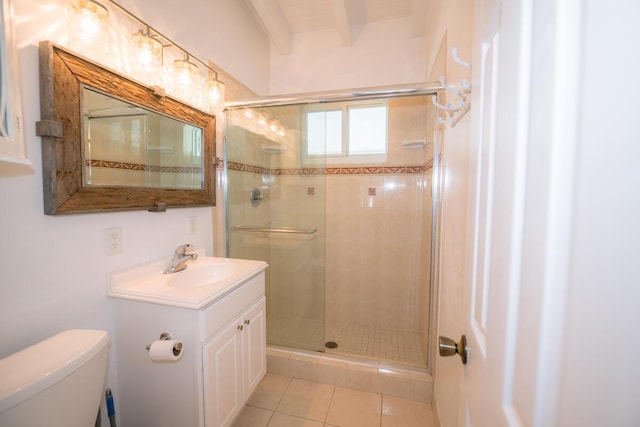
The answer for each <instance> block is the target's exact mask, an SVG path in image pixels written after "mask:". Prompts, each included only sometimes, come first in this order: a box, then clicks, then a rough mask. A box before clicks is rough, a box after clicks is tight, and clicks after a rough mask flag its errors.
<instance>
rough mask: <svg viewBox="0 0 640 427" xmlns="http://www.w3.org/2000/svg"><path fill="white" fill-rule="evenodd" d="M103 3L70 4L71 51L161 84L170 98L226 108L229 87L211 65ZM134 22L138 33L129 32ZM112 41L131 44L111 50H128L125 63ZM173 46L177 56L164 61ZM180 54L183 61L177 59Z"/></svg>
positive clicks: (71, 0) (107, 0)
mask: <svg viewBox="0 0 640 427" xmlns="http://www.w3.org/2000/svg"><path fill="white" fill-rule="evenodd" d="M101 1H103V2H104V4H106V6H104V5H103V4H101V3H98V2H97V1H96V0H69V5H70V7H69V10H70V14H69V16H70V24H69V45H68V47H69V48H71V50H73V51H76V52H77V53H80V54H82V55H84V56H86V57H87V58H90V59H92V60H94V61H97V62H99V63H103V64H104V65H107V66H109V67H111V68H113V69H115V70H116V71H119V72H121V73H123V74H125V75H130V77H134V78H137V79H138V80H140V81H143V82H146V84H148V85H149V86H158V87H159V88H161V89H163V90H166V92H167V93H168V94H169V95H173V96H175V97H176V98H179V99H181V100H182V101H184V102H186V103H188V104H191V105H193V106H195V107H196V108H200V109H201V110H204V111H207V110H208V111H209V112H215V111H220V109H221V108H223V107H224V97H225V86H224V84H223V83H222V82H221V81H220V80H218V73H217V72H216V71H215V70H214V69H213V68H212V67H211V66H209V65H208V64H205V63H204V62H203V61H201V60H199V59H197V58H196V57H194V56H193V55H191V54H189V53H188V52H187V51H186V50H184V49H183V48H181V47H180V46H178V45H177V44H175V43H174V42H172V41H171V40H170V39H169V38H167V37H166V36H164V35H163V34H161V33H160V32H158V31H157V30H156V29H154V28H152V27H151V26H149V25H148V24H147V23H145V22H144V21H142V20H141V19H139V18H138V17H136V16H135V15H133V14H132V13H131V12H129V11H128V10H127V9H125V8H123V7H122V6H120V5H119V4H118V3H116V2H115V1H113V0H101ZM123 18H124V19H125V21H123V20H122V19H123ZM109 20H112V21H113V22H109ZM131 22H134V23H135V24H136V25H137V26H138V27H139V28H140V29H139V30H138V32H136V33H133V34H131V33H130V31H131ZM133 28H135V27H133ZM125 29H126V30H125ZM123 30H124V31H125V32H126V33H128V34H131V35H130V37H129V38H128V39H126V40H125V38H123V37H118V36H117V33H122V32H123ZM110 33H111V35H110ZM114 35H115V37H114ZM108 41H110V42H111V43H122V42H124V43H125V44H127V46H118V45H114V46H112V47H113V49H112V51H113V52H128V53H127V54H126V55H125V56H123V58H125V59H124V61H121V60H119V59H120V58H115V56H117V55H114V56H113V57H109V56H108V55H107V53H108V52H109V50H111V49H109V46H108V45H107V44H108ZM169 48H170V49H176V50H177V51H178V55H171V54H168V56H167V58H165V55H167V51H168V50H169ZM180 55H181V56H182V57H183V59H176V60H174V59H175V58H176V56H177V57H178V58H179V57H180ZM114 58H115V59H114ZM131 74H133V75H131Z"/></svg>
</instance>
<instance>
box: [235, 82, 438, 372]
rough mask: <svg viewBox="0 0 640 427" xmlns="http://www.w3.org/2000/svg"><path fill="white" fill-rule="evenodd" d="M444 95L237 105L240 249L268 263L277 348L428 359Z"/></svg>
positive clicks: (270, 322) (271, 339) (413, 361)
mask: <svg viewBox="0 0 640 427" xmlns="http://www.w3.org/2000/svg"><path fill="white" fill-rule="evenodd" d="M431 95H432V93H430V94H419V95H411V96H408V95H407V96H396V97H390V96H388V95H387V96H385V97H383V98H378V99H376V98H375V97H374V96H371V97H367V99H363V97H362V96H361V97H343V98H341V99H339V100H331V99H327V98H326V97H325V98H324V99H323V100H322V102H301V103H291V104H289V105H268V104H262V105H260V104H253V105H252V106H250V107H239V108H232V109H229V110H227V111H226V128H225V162H224V164H225V170H226V176H227V187H226V193H225V195H226V207H227V210H228V211H227V215H226V217H227V253H228V256H230V257H234V258H248V259H260V260H264V261H266V262H268V263H269V268H268V270H267V276H266V284H267V288H266V293H267V342H268V344H269V345H272V346H279V347H288V348H294V349H303V350H311V351H318V352H327V353H332V354H338V355H348V356H349V357H357V358H365V359H373V360H378V361H380V360H381V361H385V362H392V363H396V364H401V365H406V366H413V367H421V368H424V367H426V366H427V360H428V354H427V349H428V341H429V327H430V301H431V286H430V283H431V252H432V249H431V234H432V221H431V219H432V177H433V176H435V175H434V174H433V152H434V150H433V143H432V142H433V136H434V121H435V117H434V111H433V107H432V103H431ZM358 120H359V122H358ZM359 123H360V124H359Z"/></svg>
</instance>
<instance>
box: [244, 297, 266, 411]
mask: <svg viewBox="0 0 640 427" xmlns="http://www.w3.org/2000/svg"><path fill="white" fill-rule="evenodd" d="M242 321H243V325H244V331H243V334H242V339H243V344H244V353H245V355H244V356H245V357H244V363H245V366H244V378H245V382H244V386H245V389H244V395H245V398H246V399H248V398H249V396H250V395H251V393H253V391H254V390H255V389H256V387H257V386H258V383H259V382H260V381H261V380H262V378H263V377H264V374H265V373H266V372H267V355H266V351H267V324H266V308H265V298H264V297H262V298H260V300H258V301H257V302H256V303H255V304H254V305H252V306H251V307H249V308H248V309H247V310H246V311H245V312H244V313H243V314H242Z"/></svg>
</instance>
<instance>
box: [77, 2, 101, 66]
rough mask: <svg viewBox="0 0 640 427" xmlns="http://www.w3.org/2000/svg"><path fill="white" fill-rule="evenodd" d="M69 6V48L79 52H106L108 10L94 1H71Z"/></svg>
mask: <svg viewBox="0 0 640 427" xmlns="http://www.w3.org/2000/svg"><path fill="white" fill-rule="evenodd" d="M70 5H71V8H70V22H69V43H70V44H71V46H72V47H73V48H74V49H77V50H80V51H83V50H86V49H92V50H96V49H100V50H102V51H104V52H106V51H107V35H108V31H107V22H108V19H109V10H107V8H106V7H104V6H103V5H102V4H100V3H98V2H97V1H95V0H72V1H71V3H70ZM81 53H84V52H81Z"/></svg>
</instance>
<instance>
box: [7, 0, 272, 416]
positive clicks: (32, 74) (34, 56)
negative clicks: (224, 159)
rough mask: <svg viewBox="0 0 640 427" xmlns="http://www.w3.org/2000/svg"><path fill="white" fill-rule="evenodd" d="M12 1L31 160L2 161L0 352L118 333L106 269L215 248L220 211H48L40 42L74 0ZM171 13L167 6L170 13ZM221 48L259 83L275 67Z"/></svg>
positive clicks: (111, 379)
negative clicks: (188, 248) (180, 248)
mask: <svg viewBox="0 0 640 427" xmlns="http://www.w3.org/2000/svg"><path fill="white" fill-rule="evenodd" d="M13 3H14V8H15V22H16V32H17V34H16V36H17V43H18V54H19V61H20V68H21V73H20V79H21V90H22V95H23V110H24V123H25V133H26V140H27V150H28V155H29V158H30V160H31V163H32V166H31V167H30V168H28V167H17V166H11V165H8V164H0V197H1V202H0V236H1V237H0V247H1V251H0V358H1V357H4V356H7V355H9V354H11V353H13V352H15V351H18V350H20V349H22V348H24V347H26V346H29V345H31V344H33V343H35V342H37V341H40V340H42V339H44V338H46V337H48V336H51V335H53V334H55V333H57V332H59V331H62V330H64V329H69V328H98V329H104V330H107V331H108V332H109V333H110V334H113V319H112V318H111V311H110V309H111V306H110V301H109V299H108V298H107V296H106V278H107V275H108V273H109V272H112V271H115V270H119V269H125V268H128V267H131V266H134V265H137V264H141V263H144V262H147V261H149V260H155V259H160V258H166V257H169V256H170V255H171V253H172V251H173V249H174V247H175V246H177V245H178V244H181V243H186V242H190V243H193V244H194V245H196V246H197V247H203V248H205V249H206V251H207V253H209V254H211V251H212V213H213V211H214V210H215V208H186V209H170V210H168V211H167V212H166V213H162V214H154V213H149V212H147V211H133V212H119V213H100V214H82V215H72V216H57V217H52V216H46V215H44V214H43V202H42V162H41V153H40V138H39V137H37V136H36V135H35V122H36V121H38V120H40V95H39V71H38V48H37V44H38V42H39V41H40V40H47V39H49V40H54V41H57V42H61V40H63V39H64V37H65V36H66V31H65V22H64V19H65V16H66V11H65V8H64V5H65V4H66V2H64V1H62V0H60V1H58V2H52V1H45V0H19V1H14V2H13ZM131 3H133V2H131ZM146 3H149V5H150V3H151V2H146ZM169 3H171V2H167V4H169ZM175 3H176V4H178V5H180V4H181V3H180V2H175ZM227 3H229V4H231V3H232V2H227ZM154 4H157V3H155V2H154ZM225 4H226V3H225ZM149 5H147V6H149ZM132 9H133V5H132ZM140 9H142V8H140ZM158 9H160V8H158ZM247 12H248V11H247ZM248 13H249V12H248ZM171 15H173V14H169V13H168V12H167V17H168V18H170V17H172V16H171ZM192 15H195V14H192ZM234 16H235V17H236V18H237V19H236V18H234ZM234 16H231V18H229V22H227V24H226V26H235V31H236V32H239V33H241V32H243V31H246V32H247V33H248V34H250V33H252V32H253V31H254V26H255V23H250V21H249V20H248V19H246V18H247V17H246V16H242V14H241V13H239V14H237V15H234ZM142 18H143V19H146V18H145V16H142ZM218 19H219V20H222V17H218ZM172 22H173V24H172ZM166 24H171V25H172V27H171V28H170V29H168V30H167V31H163V30H164V28H162V26H163V25H165V22H158V23H157V24H156V23H154V25H157V26H158V30H160V31H163V32H166V33H167V34H169V33H171V34H173V33H175V34H190V33H188V31H187V29H188V28H189V27H190V25H191V24H190V21H188V20H187V19H184V20H180V19H176V20H175V21H171V20H169V19H167V22H166ZM179 25H181V26H179ZM223 30H225V31H226V29H225V27H220V28H217V27H212V28H209V29H208V34H210V38H209V41H210V40H213V39H222V38H224V37H225V35H224V34H222V33H221V32H220V31H223ZM184 39H185V40H184V45H183V47H184V48H185V49H187V50H190V51H194V52H195V51H199V52H200V51H202V52H205V53H208V52H209V51H208V50H207V48H208V46H209V45H208V44H207V43H208V40H207V39H199V43H201V44H199V45H197V46H190V45H189V43H193V42H195V41H196V40H195V39H188V38H186V37H184ZM226 40H227V42H226V43H227V44H229V46H231V47H233V46H235V51H243V49H245V46H244V45H243V44H236V42H237V43H243V41H242V40H234V39H226ZM263 42H264V43H266V39H265V40H263ZM217 54H219V55H220V56H217V57H211V58H210V59H212V60H214V61H216V62H217V63H220V64H233V66H235V67H238V68H242V69H243V73H244V76H245V78H246V80H247V81H249V80H251V81H253V82H255V86H256V87H258V86H261V85H262V86H266V83H265V82H263V81H262V80H263V79H264V76H265V74H267V75H268V70H266V68H265V65H264V63H263V61H262V60H261V58H260V57H259V56H256V57H255V62H253V58H254V57H253V56H242V55H235V54H232V52H229V49H227V50H221V51H219V52H218V53H217ZM203 59H205V60H206V59H209V58H203ZM189 217H195V218H196V221H197V232H196V233H195V234H190V233H189V227H188V221H189ZM116 226H119V227H121V228H122V238H123V247H124V251H123V253H122V254H119V255H114V256H105V254H104V237H103V233H104V229H105V228H109V227H116ZM144 344H145V343H141V345H144ZM113 355H114V352H113V349H112V350H111V352H110V357H111V360H110V369H109V372H108V383H107V386H108V387H111V388H113V391H114V393H115V397H116V404H117V398H118V395H117V384H116V381H115V373H114V371H113V357H114V356H113ZM104 413H105V411H104V408H103V414H104ZM103 423H104V424H106V423H108V422H107V421H106V420H103ZM104 424H103V425H104ZM107 425H108V424H107Z"/></svg>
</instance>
